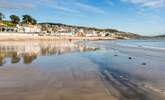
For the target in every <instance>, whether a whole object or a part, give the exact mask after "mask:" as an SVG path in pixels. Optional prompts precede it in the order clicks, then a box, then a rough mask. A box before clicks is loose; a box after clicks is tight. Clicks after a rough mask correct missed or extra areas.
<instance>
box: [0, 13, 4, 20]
mask: <svg viewBox="0 0 165 100" xmlns="http://www.w3.org/2000/svg"><path fill="white" fill-rule="evenodd" d="M3 18H5V15H4V14H3V13H1V12H0V21H1V20H2V19H3Z"/></svg>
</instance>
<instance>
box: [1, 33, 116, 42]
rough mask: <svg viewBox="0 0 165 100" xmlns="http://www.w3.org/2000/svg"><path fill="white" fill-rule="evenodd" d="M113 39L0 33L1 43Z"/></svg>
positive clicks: (110, 38) (106, 38) (109, 38)
mask: <svg viewBox="0 0 165 100" xmlns="http://www.w3.org/2000/svg"><path fill="white" fill-rule="evenodd" d="M115 39H116V38H113V37H77V36H39V35H38V34H36V33H4V32H3V33H2V32H1V33H0V41H11V40H12V41H26V40H47V41H49V40H50V41H53V40H115Z"/></svg>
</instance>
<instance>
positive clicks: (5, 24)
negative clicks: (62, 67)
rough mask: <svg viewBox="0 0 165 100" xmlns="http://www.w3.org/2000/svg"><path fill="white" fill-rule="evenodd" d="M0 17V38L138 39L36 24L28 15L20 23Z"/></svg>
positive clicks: (112, 32)
mask: <svg viewBox="0 0 165 100" xmlns="http://www.w3.org/2000/svg"><path fill="white" fill-rule="evenodd" d="M0 16H1V18H0V36H5V35H14V34H17V35H18V36H19V35H29V36H52V37H108V38H111V39H129V38H137V37H139V35H136V34H133V33H127V32H121V31H118V30H115V29H98V28H91V27H82V26H72V25H65V24H57V23H37V20H36V19H34V18H33V17H31V16H30V15H23V16H22V22H21V21H20V18H19V17H18V16H16V15H11V16H10V19H11V20H3V18H4V15H3V14H2V13H1V14H0Z"/></svg>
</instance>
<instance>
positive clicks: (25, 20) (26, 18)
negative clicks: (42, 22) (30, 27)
mask: <svg viewBox="0 0 165 100" xmlns="http://www.w3.org/2000/svg"><path fill="white" fill-rule="evenodd" d="M22 21H23V23H25V24H36V23H37V20H36V19H34V18H32V17H31V16H30V15H23V18H22Z"/></svg>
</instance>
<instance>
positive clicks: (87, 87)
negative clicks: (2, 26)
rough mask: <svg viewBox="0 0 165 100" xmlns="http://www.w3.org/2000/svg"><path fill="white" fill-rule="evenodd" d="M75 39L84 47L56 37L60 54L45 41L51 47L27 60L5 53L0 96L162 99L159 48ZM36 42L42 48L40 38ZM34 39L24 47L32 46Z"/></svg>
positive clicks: (8, 99)
mask: <svg viewBox="0 0 165 100" xmlns="http://www.w3.org/2000/svg"><path fill="white" fill-rule="evenodd" d="M77 43H78V44H79V42H77ZM80 43H81V46H82V45H84V46H83V47H85V48H84V49H81V50H79V49H78V50H77V49H76V48H82V47H81V46H73V43H67V45H66V44H65V45H64V44H63V43H59V42H58V45H59V46H60V48H61V49H60V52H62V51H63V54H59V55H57V52H55V51H57V48H54V49H51V48H52V47H54V45H56V46H55V47H59V46H58V45H57V44H56V43H47V45H49V47H51V48H49V49H48V47H47V49H46V50H48V51H47V53H48V54H46V55H45V53H44V54H42V53H37V55H38V56H37V57H36V59H35V60H34V61H33V62H31V63H29V64H24V63H23V61H22V60H23V59H21V60H20V62H19V63H16V64H12V63H10V61H9V60H10V55H7V58H5V61H6V63H5V64H4V65H2V66H1V67H0V100H164V99H165V91H164V90H165V82H164V80H165V74H164V71H165V68H164V67H163V66H164V65H165V63H164V61H163V58H165V54H164V51H163V50H151V49H146V48H142V47H127V46H120V45H115V44H113V43H109V44H108V45H106V44H105V43H104V42H103V44H102V42H99V41H97V42H96V41H93V42H85V43H82V42H80ZM18 44H19V43H18ZM22 44H23V43H21V45H22ZM25 44H26V45H27V44H28V43H26V42H25ZM38 44H40V45H39V47H42V49H41V50H43V49H44V51H45V48H43V45H41V44H43V43H38ZM38 44H36V42H35V46H28V45H27V47H31V48H34V47H36V45H37V46H38ZM1 45H6V44H3V43H0V47H1ZM50 45H51V46H50ZM71 45H72V46H71ZM8 46H11V44H9V45H8ZM63 46H64V47H65V48H64V49H62V47H63ZM68 46H69V48H68ZM66 47H67V48H66ZM87 47H88V49H86V48H87ZM89 47H92V48H93V47H95V48H100V49H94V50H93V49H89ZM12 48H13V47H12ZM0 50H1V52H2V50H4V49H0ZM28 50H34V49H28ZM52 50H53V51H52ZM54 50H55V51H54ZM92 50H93V51H92ZM25 51H26V50H25ZM77 51H78V52H77ZM5 52H8V51H5ZM49 52H50V54H51V55H50V54H49ZM52 52H53V54H52ZM58 52H59V50H58ZM65 52H66V53H65ZM9 53H11V52H9ZM20 53H21V52H20ZM26 53H27V51H26ZM1 55H2V54H1ZM21 56H22V55H21ZM129 57H131V59H130V58H129ZM143 63H146V64H145V65H144V64H143Z"/></svg>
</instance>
